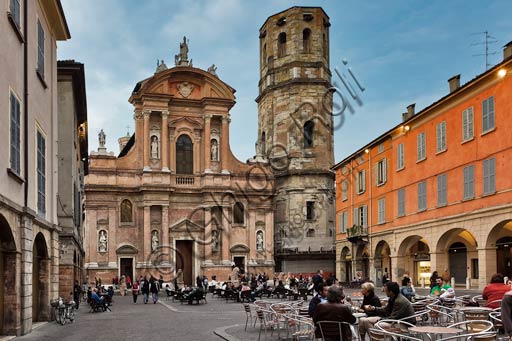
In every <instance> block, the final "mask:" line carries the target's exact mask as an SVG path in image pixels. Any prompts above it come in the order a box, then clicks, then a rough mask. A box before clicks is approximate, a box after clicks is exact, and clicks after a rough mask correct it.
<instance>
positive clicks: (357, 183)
mask: <svg viewBox="0 0 512 341" xmlns="http://www.w3.org/2000/svg"><path fill="white" fill-rule="evenodd" d="M359 182H360V180H359V173H357V174H356V191H357V193H361V190H360V189H361V184H360V183H359Z"/></svg>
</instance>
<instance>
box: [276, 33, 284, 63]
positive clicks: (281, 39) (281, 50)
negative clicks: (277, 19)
mask: <svg viewBox="0 0 512 341" xmlns="http://www.w3.org/2000/svg"><path fill="white" fill-rule="evenodd" d="M277 39H278V41H277V57H278V58H280V57H284V56H285V55H286V33H284V32H281V33H279V37H278V38H277Z"/></svg>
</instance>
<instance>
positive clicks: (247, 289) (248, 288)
mask: <svg viewBox="0 0 512 341" xmlns="http://www.w3.org/2000/svg"><path fill="white" fill-rule="evenodd" d="M245 291H248V292H250V300H251V302H254V301H256V299H255V298H254V292H252V291H251V288H250V287H249V286H248V285H247V283H246V282H243V283H242V288H241V290H240V297H242V293H243V292H245Z"/></svg>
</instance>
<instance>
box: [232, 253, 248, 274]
mask: <svg viewBox="0 0 512 341" xmlns="http://www.w3.org/2000/svg"><path fill="white" fill-rule="evenodd" d="M233 262H234V263H235V266H236V267H237V268H238V269H240V274H242V275H243V274H244V273H245V257H243V256H237V257H233Z"/></svg>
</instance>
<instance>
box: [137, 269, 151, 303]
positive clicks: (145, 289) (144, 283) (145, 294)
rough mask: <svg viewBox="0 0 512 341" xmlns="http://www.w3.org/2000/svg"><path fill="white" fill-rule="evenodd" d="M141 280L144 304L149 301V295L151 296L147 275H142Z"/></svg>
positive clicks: (140, 285)
mask: <svg viewBox="0 0 512 341" xmlns="http://www.w3.org/2000/svg"><path fill="white" fill-rule="evenodd" d="M141 278H142V279H141V281H140V283H139V287H140V290H141V292H142V296H143V297H144V304H147V303H148V297H149V282H148V279H147V278H146V277H142V276H141Z"/></svg>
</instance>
